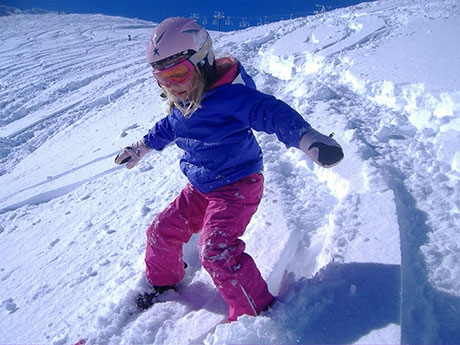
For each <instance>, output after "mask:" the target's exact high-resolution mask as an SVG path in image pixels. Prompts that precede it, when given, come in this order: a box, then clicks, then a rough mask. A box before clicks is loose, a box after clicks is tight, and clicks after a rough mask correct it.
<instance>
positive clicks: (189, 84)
mask: <svg viewBox="0 0 460 345" xmlns="http://www.w3.org/2000/svg"><path fill="white" fill-rule="evenodd" d="M196 78H197V76H196V72H195V71H193V73H192V75H191V76H190V78H188V79H187V80H186V81H185V82H183V83H180V84H176V83H171V84H170V85H168V86H163V87H166V88H168V89H169V90H170V91H171V93H172V94H173V95H174V96H176V97H177V98H179V99H180V100H181V101H182V102H186V101H187V100H188V99H189V97H190V95H191V94H192V91H193V89H194V87H195V82H196Z"/></svg>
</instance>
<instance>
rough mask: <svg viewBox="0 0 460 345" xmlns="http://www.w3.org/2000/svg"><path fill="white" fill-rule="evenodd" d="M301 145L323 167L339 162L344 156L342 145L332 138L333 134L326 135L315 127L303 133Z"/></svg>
mask: <svg viewBox="0 0 460 345" xmlns="http://www.w3.org/2000/svg"><path fill="white" fill-rule="evenodd" d="M299 146H300V149H301V150H302V151H303V152H305V153H306V154H307V156H308V157H310V158H311V160H312V161H313V162H315V163H316V164H318V165H320V166H322V167H323V168H330V167H333V166H334V165H337V164H339V163H340V161H341V160H342V159H343V157H344V156H343V150H342V147H341V146H340V145H339V143H338V142H337V141H335V140H334V139H332V135H331V136H326V135H324V134H321V133H320V132H318V131H317V130H315V129H313V128H311V129H310V131H308V132H307V133H305V134H304V135H303V137H302V138H301V139H300V143H299Z"/></svg>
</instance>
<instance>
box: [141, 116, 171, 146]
mask: <svg viewBox="0 0 460 345" xmlns="http://www.w3.org/2000/svg"><path fill="white" fill-rule="evenodd" d="M170 121H171V117H170V116H167V117H165V118H163V119H161V120H160V121H158V122H157V123H156V124H155V125H154V126H153V128H152V129H150V131H149V132H148V133H147V135H145V136H144V142H145V144H146V145H147V146H148V147H150V148H152V149H155V150H157V151H161V150H163V149H164V148H165V147H166V146H167V145H168V144H170V143H171V142H173V141H174V140H175V139H176V134H175V132H174V130H173V128H172V126H171V122H170Z"/></svg>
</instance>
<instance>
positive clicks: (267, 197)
mask: <svg viewBox="0 0 460 345" xmlns="http://www.w3.org/2000/svg"><path fill="white" fill-rule="evenodd" d="M154 26H155V24H153V23H149V22H144V21H140V20H132V19H126V18H119V17H107V16H101V15H58V14H39V15H24V14H14V15H11V16H7V17H1V18H0V29H1V32H2V40H1V41H0V66H1V68H0V78H1V79H0V162H1V163H0V164H1V166H0V185H1V186H2V188H1V191H0V258H1V261H0V280H1V290H0V294H1V295H0V303H1V309H0V343H1V344H13V343H14V344H32V343H33V344H68V343H75V342H76V341H77V340H78V339H80V338H83V337H84V338H87V337H88V338H89V340H90V342H93V343H99V344H108V343H112V344H120V343H124V344H147V343H148V344H203V343H204V344H256V343H260V344H262V343H263V344H268V343H271V344H293V343H299V344H307V343H357V344H364V343H366V344H371V343H373V344H375V343H379V344H383V343H401V342H403V343H426V344H428V343H431V344H434V343H437V344H440V343H444V344H460V326H459V325H460V312H459V310H460V279H459V278H460V265H459V262H460V237H459V236H458V233H459V229H460V226H459V225H458V224H459V212H460V182H459V179H460V150H459V149H458V148H459V147H460V82H459V81H460V68H459V67H460V44H459V43H458V40H457V39H456V37H457V35H458V32H459V31H460V8H459V4H458V1H454V0H443V1H431V2H427V1H422V0H417V1H409V0H403V1H399V0H398V1H396V0H382V1H376V2H374V3H366V4H361V5H358V6H354V7H350V8H347V9H340V10H335V11H332V12H327V13H323V14H320V15H317V16H310V17H306V18H300V19H296V20H292V21H285V22H280V23H273V24H269V25H266V26H263V27H255V28H250V29H248V30H245V31H237V32H229V33H212V36H213V38H214V42H215V48H216V50H217V51H218V53H219V54H221V55H225V54H232V55H234V56H236V57H237V58H239V59H240V60H241V61H242V63H243V64H244V65H245V67H246V69H247V71H248V72H249V73H250V74H251V75H253V77H254V79H255V81H256V83H257V85H258V87H259V89H260V90H262V91H265V92H267V93H271V94H274V95H276V96H277V97H278V98H280V99H283V100H284V101H286V102H288V103H289V104H291V105H292V106H293V107H294V108H296V109H297V110H298V111H299V112H300V113H301V114H303V116H304V117H305V118H306V119H307V120H308V121H309V122H310V123H311V124H312V125H313V126H314V127H316V128H317V129H318V130H320V131H322V132H324V133H330V132H334V133H335V138H336V139H337V140H338V141H339V142H340V143H341V144H342V145H343V146H344V149H345V155H346V159H345V160H344V161H343V162H342V163H341V164H340V165H338V166H337V167H334V168H333V169H330V170H325V169H321V168H319V167H317V166H313V164H312V163H311V162H310V161H309V160H308V159H307V158H305V157H304V155H303V154H302V153H301V152H300V151H297V150H295V149H289V150H288V149H286V148H285V147H284V145H283V144H281V143H279V142H278V141H277V139H276V137H274V136H271V135H267V134H263V133H258V134H257V137H258V139H259V141H260V143H261V146H262V148H263V150H264V154H265V176H266V189H265V194H264V199H263V201H262V204H261V206H260V208H259V211H258V212H257V213H256V215H255V216H254V218H253V220H252V222H251V224H250V225H249V227H248V230H247V231H246V233H245V235H244V240H245V241H246V243H247V250H248V252H249V253H250V254H251V255H252V256H253V257H254V258H255V260H256V262H257V264H258V266H259V268H260V270H261V272H262V274H263V276H264V277H265V278H266V279H267V281H268V283H269V286H270V289H271V291H272V292H273V293H274V294H276V295H278V301H277V303H276V304H275V306H274V307H273V308H272V309H271V310H269V311H267V312H266V313H264V314H263V315H261V316H259V317H249V316H243V317H241V318H240V319H239V321H238V322H234V323H231V324H228V323H226V322H225V320H226V305H225V303H224V302H223V301H222V299H221V297H220V295H219V294H218V293H217V292H216V290H215V288H214V286H213V284H212V282H211V280H210V278H209V277H208V275H207V273H206V272H205V271H204V270H203V269H202V268H201V267H200V264H199V260H198V255H197V253H196V246H197V241H198V239H197V237H194V238H193V239H192V241H191V242H190V243H189V244H188V245H187V246H186V247H185V249H184V253H185V260H186V261H187V263H188V264H189V267H188V269H187V275H186V277H185V279H184V281H183V282H182V283H181V286H180V287H179V291H178V292H167V293H166V294H165V295H164V297H162V298H163V301H162V303H158V304H156V305H154V306H153V307H152V308H151V309H149V310H148V311H146V312H144V313H142V314H140V315H137V316H131V315H130V310H131V309H130V308H131V303H130V302H131V301H132V299H133V297H134V296H135V295H136V291H139V290H142V289H145V288H146V283H145V281H144V280H143V278H142V275H143V269H144V265H143V252H144V236H145V235H144V232H145V229H146V228H147V226H148V225H149V224H150V222H151V221H152V219H153V218H154V216H155V215H156V213H158V212H159V211H161V210H162V209H163V208H164V207H165V206H167V204H168V203H169V202H170V201H171V200H172V199H173V198H174V196H175V195H176V194H177V193H178V192H179V191H180V190H181V188H182V187H183V186H184V184H185V183H186V180H185V178H184V177H183V176H182V175H181V173H180V171H179V169H178V164H177V160H178V157H179V156H180V151H179V150H178V149H177V148H176V147H174V146H171V147H168V148H167V149H166V150H165V151H164V152H159V153H156V152H155V153H152V154H150V155H149V156H148V157H146V158H145V159H144V160H143V161H142V162H141V163H140V164H139V166H138V167H136V168H135V169H133V170H130V171H128V170H126V169H124V168H120V167H117V166H115V165H114V164H113V158H114V156H115V154H116V153H117V152H118V150H119V149H120V148H122V147H124V146H126V145H127V144H130V143H131V142H133V141H136V140H138V138H139V137H141V136H142V135H143V134H144V133H145V132H146V131H147V130H148V129H149V128H150V127H151V126H152V124H153V123H154V122H155V121H156V120H158V119H160V118H161V117H162V116H164V113H165V104H164V103H163V101H162V100H161V99H160V97H159V90H158V87H157V86H156V84H155V82H154V81H153V80H152V77H151V74H150V71H149V69H148V67H147V66H146V64H145V61H144V51H145V42H146V40H147V38H148V36H149V35H150V33H151V31H152V30H153V28H154Z"/></svg>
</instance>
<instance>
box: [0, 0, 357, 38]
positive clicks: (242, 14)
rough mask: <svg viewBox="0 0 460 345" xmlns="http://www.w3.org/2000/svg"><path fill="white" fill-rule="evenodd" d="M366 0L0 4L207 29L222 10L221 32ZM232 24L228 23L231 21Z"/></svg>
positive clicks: (26, 0)
mask: <svg viewBox="0 0 460 345" xmlns="http://www.w3.org/2000/svg"><path fill="white" fill-rule="evenodd" d="M361 2H365V1H363V0H314V1H312V0H230V1H216V0H195V1H190V0H162V1H158V0H73V1H69V0H0V4H1V5H7V6H12V7H16V8H19V9H22V10H26V9H31V8H42V9H47V10H53V11H66V12H73V13H103V14H108V15H117V16H123V17H136V18H140V19H145V20H150V21H154V22H160V21H161V20H163V19H164V18H167V17H171V16H185V17H190V16H191V15H192V14H196V15H197V17H198V22H199V23H200V24H202V25H204V26H205V27H206V28H207V29H210V30H217V28H218V27H217V24H215V23H214V15H215V14H216V12H223V15H224V18H223V19H221V20H220V25H221V26H220V28H221V30H222V31H228V30H238V29H240V28H242V27H243V26H242V25H246V24H249V25H250V26H255V25H257V24H258V23H260V22H266V21H268V22H274V21H279V20H281V19H288V18H289V17H291V16H292V17H295V18H296V17H302V16H307V15H310V14H313V13H314V11H317V10H318V9H321V7H319V6H317V4H320V5H322V6H324V8H325V9H326V10H330V9H335V8H340V7H347V6H351V5H355V4H359V3H361ZM230 23H231V25H228V24H230Z"/></svg>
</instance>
